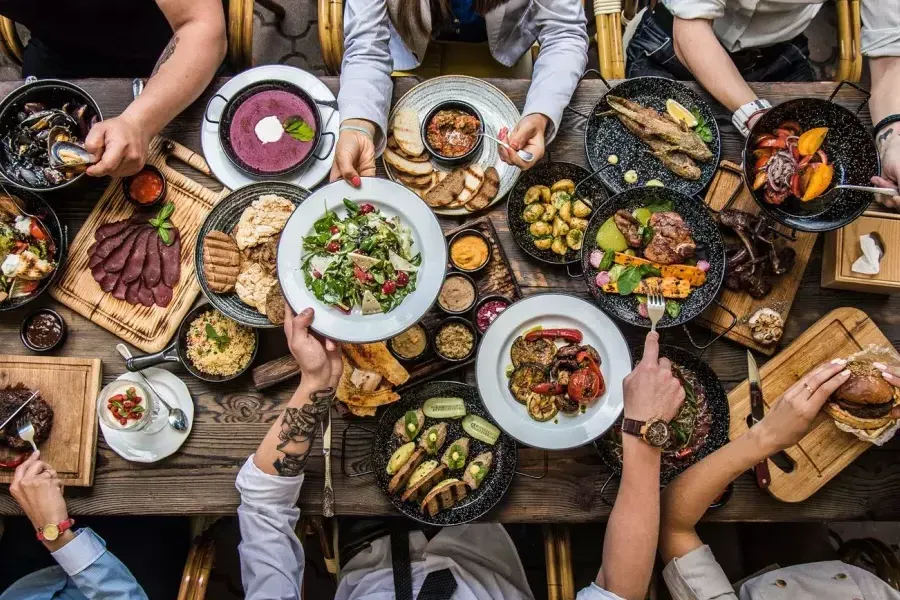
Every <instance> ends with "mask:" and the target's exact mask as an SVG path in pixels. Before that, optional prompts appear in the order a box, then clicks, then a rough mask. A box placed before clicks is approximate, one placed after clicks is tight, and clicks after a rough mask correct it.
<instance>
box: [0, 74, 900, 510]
mask: <svg viewBox="0 0 900 600" xmlns="http://www.w3.org/2000/svg"><path fill="white" fill-rule="evenodd" d="M325 81H326V83H327V84H328V85H329V86H330V87H331V88H332V89H335V90H336V89H337V85H338V82H337V79H336V78H327V79H326V80H325ZM79 83H80V85H83V86H84V88H85V89H86V90H87V91H88V92H90V93H91V94H92V95H93V96H94V98H96V100H97V101H98V102H99V104H100V107H101V109H102V110H103V113H104V114H105V115H107V116H111V115H116V114H118V113H120V112H121V111H122V110H123V109H124V108H125V106H126V105H127V104H128V102H129V101H130V100H131V83H130V81H125V80H85V81H83V82H79ZM223 83H224V81H217V82H215V84H214V85H213V86H211V89H210V90H208V91H207V93H206V94H204V96H203V97H202V98H201V99H200V100H199V101H198V102H197V103H195V104H194V105H193V106H191V107H190V108H189V109H188V110H187V111H185V113H184V114H183V115H181V116H180V117H179V118H177V119H176V120H175V121H174V122H173V123H172V124H171V125H170V126H169V127H168V128H167V129H166V131H165V135H168V136H170V137H172V138H173V139H175V140H177V141H179V142H181V143H183V144H185V145H186V146H188V147H190V148H193V149H195V150H197V151H198V152H199V151H200V130H199V128H200V123H201V118H202V112H203V108H204V107H205V105H206V102H207V100H208V99H209V97H210V95H211V94H212V93H213V89H216V88H218V87H219V86H220V85H222V84H223ZM414 83H415V82H414V81H413V80H410V79H401V80H398V82H397V85H396V89H395V93H396V94H397V95H398V96H397V97H399V95H400V94H402V93H404V92H405V91H407V90H408V89H409V88H410V87H411V86H412V85H414ZM493 83H495V84H496V85H497V86H498V87H500V88H501V89H502V90H504V91H505V92H506V93H507V94H508V95H509V96H510V98H512V100H513V101H514V102H515V103H516V105H517V106H519V107H521V106H522V105H523V104H524V100H525V94H526V92H527V90H528V83H529V82H528V81H494V82H493ZM18 85H19V83H18V82H8V83H2V84H0V94H2V95H6V94H7V93H9V92H10V91H11V90H12V89H14V88H15V87H17V86H18ZM752 87H754V88H755V89H756V90H757V92H758V93H759V95H760V96H763V97H766V98H768V99H769V100H770V101H771V102H772V103H773V104H777V103H779V102H782V101H784V100H787V99H789V98H795V97H800V96H815V97H820V98H822V97H827V96H828V95H829V94H830V93H831V91H832V90H833V89H834V85H833V84H831V83H817V84H767V85H756V86H752ZM695 89H698V88H696V86H695ZM604 91H605V86H604V85H603V83H602V82H600V81H596V80H590V81H585V82H583V83H582V84H581V85H580V86H579V88H578V90H577V92H576V94H575V96H574V98H573V101H572V107H573V108H574V109H576V110H578V111H579V112H582V113H588V112H589V111H590V108H591V107H592V106H593V104H594V103H595V102H596V101H597V99H598V98H599V96H600V95H601V94H602V93H603V92H604ZM701 94H703V95H704V96H705V94H704V93H703V92H701ZM860 99H861V96H860V94H859V93H858V92H856V91H855V90H852V89H850V88H845V89H844V90H842V91H841V93H840V94H839V95H838V97H837V100H838V102H840V103H841V104H844V105H845V106H848V107H850V108H852V109H853V110H855V109H856V107H857V106H858V105H859V103H860V101H861V100H860ZM710 104H711V105H712V106H713V107H714V110H715V111H716V119H717V121H718V123H719V127H720V129H721V130H722V158H728V159H731V160H735V161H738V162H739V161H740V150H741V148H742V146H743V139H742V138H741V137H740V135H739V134H738V133H737V132H736V131H735V129H734V128H733V127H732V126H731V120H730V117H729V115H728V114H727V113H726V112H725V111H724V110H723V109H722V108H721V107H720V106H719V105H718V104H717V103H715V102H714V101H712V100H710ZM860 116H861V118H862V119H863V120H864V121H865V122H868V120H869V115H868V112H867V111H866V110H865V109H863V111H862V112H861V113H860ZM584 127H585V121H584V119H583V118H582V117H580V116H577V115H576V114H574V113H573V112H571V111H566V113H565V115H564V119H563V122H562V126H561V128H560V132H559V135H558V136H557V138H556V140H555V141H554V142H553V144H552V145H551V146H550V154H551V156H552V158H553V159H554V160H564V161H571V162H575V163H579V164H582V165H583V164H585V162H586V161H585V152H584ZM106 183H107V182H106V181H102V182H90V183H87V184H84V185H79V186H77V187H75V188H73V189H69V190H63V191H61V192H56V193H52V194H48V197H49V198H50V202H51V203H52V204H53V205H54V206H55V207H56V210H57V212H58V213H59V216H60V218H61V219H62V220H63V221H64V222H65V223H67V224H68V226H69V233H70V236H74V234H75V233H76V232H77V230H78V228H79V227H80V226H81V224H82V223H83V222H84V220H85V218H86V217H87V215H88V213H89V212H90V210H91V207H92V206H93V204H94V202H95V201H96V200H97V198H99V195H100V193H101V191H102V189H103V187H104V186H105V185H106ZM490 216H491V219H492V220H493V222H494V225H495V226H496V228H497V230H498V231H499V232H500V235H501V238H502V244H503V247H504V249H505V250H506V252H507V254H508V255H509V257H510V259H511V261H512V263H513V266H514V269H515V272H516V277H517V278H518V280H519V283H520V284H521V286H522V290H523V293H524V294H526V295H529V294H536V293H541V292H547V291H550V290H554V291H567V292H570V293H574V294H578V295H581V296H587V291H586V289H585V286H584V283H583V281H581V280H578V279H570V278H569V277H567V276H566V274H565V272H564V271H563V270H560V269H554V268H550V267H547V266H544V265H540V264H538V263H536V262H534V261H532V260H530V259H529V258H528V257H527V256H526V255H525V254H524V253H523V252H521V251H520V250H519V247H518V246H517V245H516V244H515V242H514V241H513V239H512V237H510V235H509V231H508V228H507V226H506V217H505V207H504V205H503V204H499V205H497V206H496V207H495V208H494V209H493V210H491V211H490ZM442 221H443V223H442V224H443V225H444V226H445V227H447V228H449V227H452V226H455V225H457V224H459V223H460V222H461V220H458V219H442ZM820 269H821V240H820V241H819V244H818V245H817V247H816V250H815V252H814V255H813V258H812V260H811V261H810V264H809V266H808V267H807V269H806V273H805V275H804V278H803V284H802V287H801V288H800V291H799V293H798V295H797V300H796V302H795V304H794V308H793V311H792V312H791V316H790V320H789V322H788V324H787V328H786V331H785V336H784V340H783V341H782V344H783V345H784V344H787V343H789V342H790V341H791V340H793V339H794V338H796V337H797V336H798V335H799V334H800V333H801V332H802V331H804V330H805V329H806V328H807V327H808V326H809V325H810V324H812V323H813V322H814V321H815V320H816V319H818V318H819V317H821V316H822V315H824V314H825V313H827V312H828V311H830V310H832V309H834V308H836V307H839V306H855V307H858V308H860V309H862V310H864V311H866V312H867V313H868V314H869V315H870V316H871V317H872V318H873V319H874V320H875V322H876V323H877V324H878V325H879V326H880V327H881V328H882V329H883V330H884V332H885V334H886V335H887V337H888V338H889V339H891V340H892V342H895V343H896V340H897V339H898V338H900V296H898V298H897V299H894V298H893V297H888V296H876V295H867V294H860V293H853V292H843V291H832V290H825V289H821V288H820V287H819V272H820ZM54 304H56V303H55V301H53V300H52V299H50V297H49V295H45V296H44V297H43V298H41V299H40V300H39V301H37V302H35V303H34V304H32V305H30V306H28V307H27V308H24V309H21V310H18V311H13V312H10V313H3V314H2V316H0V354H23V353H26V352H27V350H25V348H24V347H23V346H22V345H21V342H20V341H19V337H18V328H19V325H20V323H21V320H22V318H23V317H24V316H25V315H26V314H27V313H28V312H30V311H31V310H33V309H35V308H37V306H38V305H54ZM54 308H56V309H57V310H59V311H60V312H61V313H62V314H63V316H64V318H65V319H66V321H67V322H68V323H69V336H68V339H67V341H66V343H65V345H64V347H63V348H62V349H61V351H60V353H61V354H64V355H66V356H82V357H94V356H99V357H100V358H102V359H103V371H104V382H103V383H104V384H106V383H109V382H110V381H111V380H112V379H113V378H115V377H116V376H118V375H119V374H121V373H122V372H123V371H124V366H123V364H122V360H121V358H120V357H119V356H118V354H117V353H116V351H115V349H114V346H115V344H116V342H117V341H118V340H117V339H116V338H115V337H114V336H113V335H112V334H110V333H107V332H106V331H105V330H102V329H100V328H99V327H96V326H94V325H93V324H91V323H89V322H88V321H87V320H85V319H83V318H82V317H80V316H78V315H76V314H74V313H73V312H72V311H70V310H68V309H65V308H60V307H59V306H54ZM624 329H625V332H626V335H627V337H628V339H629V341H630V342H632V343H639V342H640V341H641V340H642V339H643V334H644V332H643V331H642V330H638V329H635V328H632V327H628V326H625V327H624ZM698 335H699V339H704V337H703V336H704V335H705V332H702V331H701V332H698ZM663 342H664V343H667V344H675V345H681V346H684V347H689V345H688V341H687V339H686V337H685V335H684V333H683V332H682V331H680V330H679V331H666V332H665V333H664V334H663ZM285 352H286V346H285V343H284V340H283V337H282V336H281V335H280V334H279V332H278V331H277V330H270V331H265V332H263V342H262V344H261V347H260V356H259V357H258V359H257V360H258V363H259V362H262V361H265V360H269V359H272V358H276V357H278V356H281V355H283V354H284V353H285ZM705 358H706V360H707V361H708V362H709V363H710V365H711V366H712V367H713V369H715V371H716V373H718V374H719V376H720V377H721V378H722V381H723V382H724V384H725V386H726V387H727V388H730V387H732V386H733V385H735V384H736V383H738V382H739V381H741V380H742V379H744V378H745V377H746V359H745V350H744V348H743V347H741V346H738V345H736V344H733V343H731V342H724V341H720V342H717V343H716V344H715V345H714V346H713V347H711V348H710V349H709V350H708V351H707V352H706V355H705ZM762 358H763V357H759V359H760V360H761V359H762ZM0 368H2V365H0ZM471 371H472V369H471V368H469V369H467V370H466V371H463V372H460V374H459V375H458V377H464V378H466V379H467V380H469V381H470V382H471V381H472V380H473V375H472V372H471ZM178 372H179V374H180V376H182V377H183V379H184V380H185V382H186V383H187V385H188V387H189V388H190V390H191V393H192V394H193V396H194V400H195V402H196V413H195V424H194V428H193V432H192V433H191V435H190V438H189V439H188V440H187V442H186V443H185V444H184V446H183V447H182V448H181V450H180V451H179V452H177V453H176V454H175V455H174V456H172V457H170V458H169V459H166V460H163V461H161V462H160V463H158V464H155V465H140V464H132V463H129V462H126V461H125V460H123V459H121V458H119V457H118V456H117V455H116V454H115V453H113V452H112V451H111V450H110V449H109V447H107V446H106V444H105V443H104V442H103V440H102V436H101V439H100V441H99V444H98V457H97V469H96V478H95V482H94V486H93V488H90V489H68V490H66V497H67V499H68V503H69V509H70V512H71V513H72V514H74V515H80V514H81V515H84V514H102V515H112V514H182V515H185V514H233V513H234V512H235V511H236V509H237V506H238V503H239V498H238V494H237V492H236V491H235V488H234V481H235V477H236V476H237V473H238V470H239V469H240V467H241V465H242V464H243V463H244V461H245V460H246V459H247V456H248V455H249V454H250V453H251V452H253V451H254V450H255V448H256V446H257V444H258V443H259V441H260V440H261V439H262V437H263V435H264V433H265V432H266V430H267V429H268V428H269V425H270V424H271V423H272V421H274V420H275V418H276V417H277V415H278V414H279V412H280V410H281V407H282V405H283V403H284V402H285V401H286V400H287V398H288V397H289V396H290V394H291V392H292V391H293V386H294V385H296V382H291V383H285V384H282V385H281V386H278V387H277V388H274V389H272V390H271V391H268V392H267V393H265V394H258V393H255V392H254V391H253V388H252V384H251V382H250V378H249V376H245V377H243V378H241V379H239V380H237V381H236V382H231V383H228V384H222V385H209V384H206V383H204V382H202V381H198V380H196V379H194V378H192V377H190V376H189V375H188V374H187V373H186V372H184V371H178ZM345 428H346V423H345V422H344V421H343V420H342V419H340V418H336V419H335V426H334V453H333V465H334V472H335V477H334V489H335V497H336V507H335V508H336V513H337V514H338V515H370V516H374V515H394V514H396V513H395V512H394V511H393V509H392V507H391V505H390V504H389V503H388V502H387V500H386V499H385V498H384V497H383V496H382V495H381V492H380V491H379V490H378V488H377V487H376V485H375V484H374V480H373V479H372V478H371V477H358V478H353V479H351V478H347V477H344V476H342V475H341V473H340V456H341V453H342V449H341V447H340V440H341V433H342V432H343V431H344V429H345ZM353 433H354V437H353V438H352V440H351V442H352V443H350V444H349V447H348V449H347V451H348V455H347V456H348V458H347V462H348V465H349V468H351V469H352V468H359V467H361V466H362V463H364V462H365V456H366V454H367V453H368V447H367V445H368V440H367V439H364V438H363V437H357V436H356V434H360V435H366V434H364V433H363V432H359V431H354V432H353ZM519 463H520V469H523V470H525V471H527V472H530V473H534V474H537V473H540V472H541V470H542V466H543V452H541V451H537V450H532V449H521V450H520V452H519ZM323 471H324V464H323V460H322V458H321V453H320V444H319V441H318V440H317V442H316V447H315V448H314V450H313V454H312V458H311V460H310V462H309V465H308V467H307V471H306V473H307V477H306V482H305V484H304V487H303V492H302V494H301V496H300V506H301V508H302V509H303V510H304V511H305V512H306V513H312V514H321V504H322V487H323ZM608 476H609V471H608V470H607V469H606V468H605V467H604V466H602V464H601V463H600V460H599V458H598V457H597V455H596V453H595V452H594V449H593V446H587V447H584V448H580V449H577V450H571V451H566V452H553V453H550V454H549V472H548V473H547V476H546V478H544V479H542V480H531V479H527V478H523V477H517V478H516V480H515V482H514V483H513V484H512V486H511V487H510V490H509V493H508V494H507V496H506V498H505V499H504V500H503V501H502V502H501V503H500V504H499V505H498V506H497V507H496V508H495V509H494V510H493V511H492V512H491V513H490V514H489V515H488V517H487V518H488V519H490V520H495V521H504V522H582V521H592V520H602V519H605V518H607V516H608V515H609V511H610V506H608V505H607V504H606V503H604V501H603V499H601V490H602V488H603V486H604V483H605V482H606V481H607V479H608ZM616 484H617V480H613V481H612V482H610V484H609V486H608V487H607V488H606V490H605V492H603V496H604V497H605V498H606V499H608V500H609V501H612V499H614V498H615V494H616ZM17 512H18V507H17V506H16V504H15V502H13V500H12V499H11V498H10V497H9V495H8V493H7V491H6V490H5V489H4V490H0V514H13V513H17ZM706 518H707V519H709V520H718V521H801V520H819V521H821V520H849V519H872V520H898V519H900V442H895V443H891V444H888V445H887V447H885V448H873V449H872V450H870V451H869V452H867V453H866V454H864V455H863V456H862V457H861V458H860V459H859V460H857V461H856V462H855V463H853V465H852V466H851V467H850V468H848V469H846V470H845V471H844V472H843V473H842V474H841V475H840V476H839V477H837V478H836V479H835V480H834V481H832V482H831V483H829V484H828V485H826V486H825V488H824V489H823V490H822V491H820V492H819V493H818V494H816V495H815V496H813V497H812V498H811V499H810V500H808V501H806V502H803V503H801V504H783V503H780V502H778V501H776V500H774V499H772V498H771V497H769V496H768V495H767V494H766V493H765V492H762V491H760V490H758V489H757V488H756V485H755V482H754V480H753V479H752V477H750V476H748V475H745V476H742V477H741V478H739V479H738V481H737V482H736V484H735V493H734V496H733V498H732V499H731V501H730V502H729V503H728V505H727V506H726V507H724V508H722V509H718V510H714V511H710V512H709V514H708V515H707V517H706Z"/></svg>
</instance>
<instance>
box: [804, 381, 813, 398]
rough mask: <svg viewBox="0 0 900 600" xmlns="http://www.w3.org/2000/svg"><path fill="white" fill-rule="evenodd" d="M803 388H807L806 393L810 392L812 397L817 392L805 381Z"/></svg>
mask: <svg viewBox="0 0 900 600" xmlns="http://www.w3.org/2000/svg"><path fill="white" fill-rule="evenodd" d="M803 387H805V388H806V391H807V392H809V394H810V395H812V394H813V393H815V390H813V389H812V388H811V387H809V384H808V383H806V382H805V381H804V382H803Z"/></svg>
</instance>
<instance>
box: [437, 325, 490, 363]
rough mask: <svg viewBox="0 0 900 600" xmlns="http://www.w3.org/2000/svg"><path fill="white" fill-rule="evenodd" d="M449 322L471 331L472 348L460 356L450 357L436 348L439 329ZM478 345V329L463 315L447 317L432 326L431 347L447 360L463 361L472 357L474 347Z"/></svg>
mask: <svg viewBox="0 0 900 600" xmlns="http://www.w3.org/2000/svg"><path fill="white" fill-rule="evenodd" d="M451 323H459V324H460V325H463V326H464V327H466V328H467V329H468V330H469V331H471V332H472V349H471V350H469V353H468V354H466V355H465V356H463V357H462V358H450V357H449V356H447V355H446V354H443V353H441V352H440V350H438V347H437V337H438V334H439V333H440V332H441V330H442V329H443V328H444V327H445V326H446V325H450V324H451ZM477 347H478V330H477V329H476V328H475V326H474V325H472V322H471V321H469V320H468V319H464V318H463V317H447V318H446V319H444V320H443V321H441V322H439V323H438V324H437V325H435V327H434V331H433V333H432V334H431V349H432V350H434V353H435V354H437V355H438V356H440V357H441V358H443V359H444V360H446V361H449V362H457V363H458V362H464V361H467V360H469V359H470V358H472V355H473V354H475V349H476V348H477Z"/></svg>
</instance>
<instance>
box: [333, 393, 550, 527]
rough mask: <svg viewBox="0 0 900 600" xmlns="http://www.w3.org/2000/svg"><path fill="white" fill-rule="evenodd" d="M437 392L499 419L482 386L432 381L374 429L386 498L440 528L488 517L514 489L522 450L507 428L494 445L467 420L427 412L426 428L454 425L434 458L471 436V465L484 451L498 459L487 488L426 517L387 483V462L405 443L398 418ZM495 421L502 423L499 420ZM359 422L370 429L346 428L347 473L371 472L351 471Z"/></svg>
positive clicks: (375, 464) (374, 453) (374, 455)
mask: <svg viewBox="0 0 900 600" xmlns="http://www.w3.org/2000/svg"><path fill="white" fill-rule="evenodd" d="M436 397H445V398H446V397H455V398H462V399H463V400H464V401H465V403H466V410H467V411H468V413H469V414H474V415H478V416H481V417H484V418H485V419H487V420H488V421H490V422H491V423H494V421H493V420H492V419H491V417H490V415H489V414H488V412H487V410H486V409H485V408H484V405H483V404H482V403H481V397H480V396H479V395H478V390H477V388H475V387H474V386H471V385H466V384H464V383H459V382H456V381H431V382H428V383H423V384H420V385H418V386H415V387H413V388H410V389H409V390H407V391H405V392H404V393H403V397H402V398H400V400H398V401H397V402H394V403H393V404H390V405H388V406H387V409H386V410H385V411H384V412H383V413H382V415H381V419H380V420H379V421H378V424H377V425H376V426H375V430H374V432H372V433H373V434H374V439H373V442H372V450H371V459H372V469H373V471H374V473H375V478H376V480H377V482H378V487H379V488H381V491H382V493H383V494H384V495H385V497H387V498H388V499H389V500H390V501H391V504H393V505H394V507H395V508H396V509H397V510H398V511H400V513H402V514H404V515H405V516H407V517H409V518H410V519H412V520H414V521H418V522H419V523H424V524H426V525H437V526H440V527H444V526H449V525H461V524H463V523H468V522H470V521H474V520H475V519H478V518H480V517H482V516H483V515H484V514H485V513H487V512H488V511H489V510H491V509H492V508H493V507H494V506H496V505H497V503H498V502H500V500H501V499H502V498H503V496H504V495H505V494H506V491H507V490H508V489H509V485H510V483H512V479H513V476H514V475H515V474H516V464H517V462H518V449H517V447H516V442H515V440H513V439H512V438H511V437H509V436H508V435H507V434H505V433H503V431H502V430H501V433H500V439H499V440H497V443H496V444H495V445H493V446H491V445H489V444H485V443H484V442H480V441H478V440H476V439H475V438H473V437H471V436H469V435H468V434H467V433H466V432H465V431H463V428H462V419H432V418H429V417H426V418H425V425H424V427H423V429H422V430H423V431H424V430H425V429H427V428H428V427H431V426H432V425H435V424H437V423H439V422H441V421H443V422H445V423H447V425H448V427H447V442H446V443H445V444H444V446H443V448H442V449H441V451H440V452H438V454H437V456H436V457H429V459H432V460H440V458H441V456H442V455H443V451H444V450H445V449H447V448H448V447H449V444H451V443H452V442H453V441H455V440H456V439H458V438H461V437H468V438H469V456H468V458H467V459H466V466H468V464H469V461H470V460H471V459H473V458H475V457H476V456H478V455H479V454H481V453H482V452H493V453H494V464H493V465H492V466H491V470H490V472H489V473H488V475H487V477H486V478H485V480H484V482H482V484H481V487H479V488H478V489H477V490H475V491H474V492H473V491H470V492H469V494H468V495H467V496H466V497H465V498H464V499H463V501H462V502H460V503H459V504H457V505H456V506H454V507H452V508H450V509H448V510H444V511H441V512H439V513H438V514H436V515H435V516H433V517H426V516H425V515H424V514H423V513H422V512H421V511H420V510H419V505H418V503H415V502H403V501H401V500H400V495H401V494H397V495H394V496H392V495H390V494H388V492H387V488H388V484H389V483H390V481H391V477H392V476H391V475H388V473H387V471H386V468H387V464H388V461H389V460H390V458H391V455H392V454H393V453H394V451H395V450H396V449H397V448H399V447H400V446H401V445H403V444H402V443H401V442H400V441H399V440H398V439H397V438H396V436H394V423H396V422H397V419H399V418H400V417H402V416H403V415H404V414H405V413H406V412H407V411H409V410H416V409H418V408H421V407H422V405H423V404H424V403H425V401H426V400H428V399H429V398H436ZM494 425H496V423H494ZM354 427H356V428H360V429H367V428H364V427H361V426H360V425H356V424H355V423H354V424H351V425H349V426H348V428H347V429H346V430H344V439H343V441H344V444H343V446H344V449H343V452H342V454H341V468H342V470H343V472H344V474H345V475H348V476H358V475H367V474H368V473H355V474H350V473H348V472H347V470H346V465H345V458H346V454H347V432H349V431H350V430H351V429H353V428H354ZM369 431H371V430H369ZM545 459H546V456H545ZM545 466H546V463H545ZM370 472H371V471H370ZM370 472H369V473H370ZM447 477H457V478H458V479H462V473H461V472H451V473H450V474H448V475H447ZM531 477H533V476H531Z"/></svg>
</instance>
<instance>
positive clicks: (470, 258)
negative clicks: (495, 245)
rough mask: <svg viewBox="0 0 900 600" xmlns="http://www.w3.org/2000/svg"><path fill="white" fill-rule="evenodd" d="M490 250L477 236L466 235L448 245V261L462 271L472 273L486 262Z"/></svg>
mask: <svg viewBox="0 0 900 600" xmlns="http://www.w3.org/2000/svg"><path fill="white" fill-rule="evenodd" d="M489 254H490V248H488V245H487V242H485V241H484V239H483V238H481V237H480V236H478V235H475V234H468V235H464V236H462V237H459V238H457V239H455V240H454V241H453V243H452V244H450V260H451V261H452V262H453V264H454V265H456V267H457V268H459V269H461V270H463V271H474V270H476V269H478V268H481V267H482V266H484V264H485V263H486V262H487V261H488V255H489Z"/></svg>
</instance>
